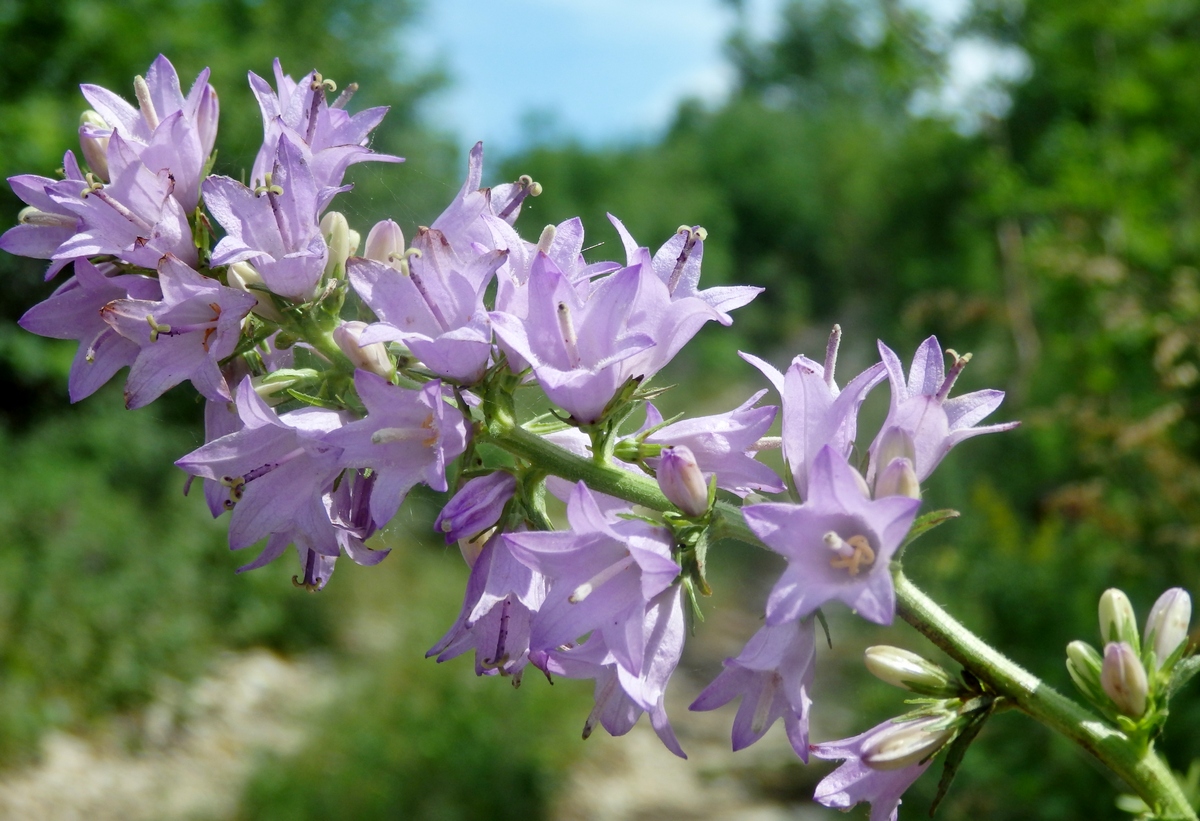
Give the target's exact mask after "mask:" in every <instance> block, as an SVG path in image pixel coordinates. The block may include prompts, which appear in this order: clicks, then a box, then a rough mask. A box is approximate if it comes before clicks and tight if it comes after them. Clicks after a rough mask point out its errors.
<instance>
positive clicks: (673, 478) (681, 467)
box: [657, 445, 708, 517]
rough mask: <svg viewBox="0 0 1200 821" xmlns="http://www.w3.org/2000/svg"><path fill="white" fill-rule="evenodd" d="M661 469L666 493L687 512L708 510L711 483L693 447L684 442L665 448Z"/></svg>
mask: <svg viewBox="0 0 1200 821" xmlns="http://www.w3.org/2000/svg"><path fill="white" fill-rule="evenodd" d="M657 473H658V486H659V488H661V489H662V492H663V495H664V496H666V497H667V498H668V499H670V500H671V502H672V504H674V505H675V506H676V507H678V508H679V509H680V510H682V511H683V512H684V513H686V514H687V515H689V516H692V517H697V516H703V515H704V514H705V512H707V511H708V483H707V482H705V481H704V474H703V473H701V472H700V468H699V466H698V465H697V464H696V457H695V456H694V455H692V451H691V448H688V447H685V446H683V445H676V446H673V447H665V448H663V449H662V454H661V455H660V456H659V464H658V471H657Z"/></svg>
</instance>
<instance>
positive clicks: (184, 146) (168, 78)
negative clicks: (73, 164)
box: [80, 54, 219, 212]
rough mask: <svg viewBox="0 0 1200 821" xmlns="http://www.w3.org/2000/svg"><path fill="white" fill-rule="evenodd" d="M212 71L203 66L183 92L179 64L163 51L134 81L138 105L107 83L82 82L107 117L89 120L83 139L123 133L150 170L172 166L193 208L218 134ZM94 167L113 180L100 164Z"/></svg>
mask: <svg viewBox="0 0 1200 821" xmlns="http://www.w3.org/2000/svg"><path fill="white" fill-rule="evenodd" d="M208 74H209V71H208V69H207V68H206V69H204V70H203V71H201V72H200V76H198V77H197V78H196V82H195V83H193V84H192V88H191V90H190V91H189V92H188V94H187V96H186V97H185V96H184V95H183V91H182V88H181V87H180V85H179V75H178V74H177V73H176V72H175V67H174V66H172V65H171V62H170V61H169V60H168V59H167V58H166V57H164V56H163V55H161V54H160V55H158V57H157V58H156V59H155V60H154V62H153V63H151V64H150V70H149V71H147V72H146V76H145V78H142V77H138V78H136V79H135V80H134V94H135V96H136V98H137V103H138V104H137V107H136V108H135V107H134V106H132V105H130V104H129V103H128V102H126V101H125V100H124V99H122V98H121V97H120V95H117V94H114V93H113V92H111V91H109V90H108V89H106V88H101V87H100V86H95V85H88V84H85V85H82V86H80V88H81V89H82V91H83V96H84V97H85V98H86V99H87V101H88V103H90V104H91V106H92V108H93V109H95V111H96V113H97V114H98V115H99V117H100V119H101V120H102V121H103V124H99V123H92V122H89V123H85V124H84V125H83V126H82V127H81V128H80V137H81V139H82V140H85V141H86V140H96V141H104V140H108V139H109V138H111V137H112V135H113V134H114V133H120V134H121V136H122V138H123V139H125V140H126V141H127V142H128V143H129V144H130V145H131V147H132V148H133V150H134V151H135V152H136V153H137V155H138V156H139V158H140V159H141V160H142V162H143V163H144V164H145V165H146V167H148V168H149V169H150V170H151V171H153V172H154V173H158V172H160V171H163V170H169V171H170V174H171V176H172V177H173V178H174V180H175V191H174V196H175V198H176V199H177V200H179V203H180V204H181V205H182V206H183V209H184V210H185V211H189V212H190V211H191V210H193V209H194V208H195V207H196V204H197V203H198V202H199V199H200V180H201V177H202V175H203V173H204V166H205V164H206V163H207V161H208V158H209V156H210V155H211V154H212V150H213V144H214V143H215V142H216V138H217V117H218V111H219V106H218V102H217V93H216V91H215V90H214V89H213V87H212V86H211V85H209V83H208ZM105 165H107V163H105ZM92 170H93V171H96V172H97V173H98V174H99V175H100V176H101V178H103V179H109V175H108V174H106V173H103V172H101V171H100V170H98V169H97V168H93V169H92ZM110 173H111V169H110Z"/></svg>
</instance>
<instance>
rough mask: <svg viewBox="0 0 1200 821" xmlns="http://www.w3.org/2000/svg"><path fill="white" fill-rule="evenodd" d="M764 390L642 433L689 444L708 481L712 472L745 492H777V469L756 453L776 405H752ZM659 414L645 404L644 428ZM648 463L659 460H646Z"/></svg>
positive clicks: (658, 420)
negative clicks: (732, 404) (722, 407)
mask: <svg viewBox="0 0 1200 821" xmlns="http://www.w3.org/2000/svg"><path fill="white" fill-rule="evenodd" d="M764 393H766V391H760V392H758V393H756V394H754V395H753V396H751V397H750V398H749V399H747V400H746V401H745V402H743V403H742V404H741V405H739V406H738V407H736V408H734V409H733V410H731V411H728V412H726V413H718V414H713V415H712V416H697V417H694V418H688V419H681V420H679V421H678V422H672V423H671V424H669V425H664V426H662V427H659V428H658V429H657V430H653V431H652V432H651V433H649V434H647V435H646V436H645V439H644V441H645V442H646V443H647V444H651V445H654V444H658V445H675V446H681V445H682V446H684V447H686V448H688V449H689V450H690V451H691V452H692V455H693V456H694V457H695V459H696V465H697V466H698V467H699V468H700V470H701V471H702V472H703V474H704V478H705V480H706V481H707V480H708V479H709V478H710V477H712V476H713V475H714V474H715V475H716V477H717V487H719V488H722V489H724V490H728V491H731V492H733V493H736V494H737V495H738V496H742V497H744V496H746V495H747V494H748V493H751V492H754V491H766V492H768V493H778V492H779V491H781V490H783V485H782V484H781V483H780V481H779V477H778V476H776V475H775V471H773V470H771V468H769V467H767V466H766V465H764V464H763V463H762V462H759V461H758V460H757V459H755V456H756V455H757V449H756V447H755V446H756V445H757V444H758V442H759V440H760V439H762V437H763V435H764V434H765V433H766V432H767V429H768V428H770V427H771V424H772V423H773V422H774V421H775V414H776V412H777V411H778V410H779V409H778V408H776V407H774V406H766V407H762V408H756V407H754V405H755V404H757V402H758V400H759V399H761V398H762V397H763V394H764ZM662 421H663V419H662V414H660V413H659V412H658V409H657V408H655V407H654V406H653V405H652V404H649V403H647V404H646V423H645V424H644V425H643V426H642V430H650V429H652V428H655V427H657V426H658V425H661V424H662ZM646 462H647V464H649V465H650V467H652V468H656V469H657V467H658V460H657V459H656V458H650V459H647V460H646Z"/></svg>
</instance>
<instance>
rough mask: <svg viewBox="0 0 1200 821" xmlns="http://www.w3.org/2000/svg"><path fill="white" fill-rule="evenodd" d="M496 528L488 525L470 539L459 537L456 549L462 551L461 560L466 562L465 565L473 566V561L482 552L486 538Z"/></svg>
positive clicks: (489, 536) (490, 535) (490, 536)
mask: <svg viewBox="0 0 1200 821" xmlns="http://www.w3.org/2000/svg"><path fill="white" fill-rule="evenodd" d="M495 532H496V528H494V527H489V528H488V529H487V530H485V531H483V532H482V533H478V534H476V535H475V537H474V538H472V539H459V540H458V549H459V552H461V553H462V557H463V561H464V562H466V563H467V567H474V566H475V561H476V560H477V559H478V558H479V554H480V553H482V552H483V548H484V546H485V545H486V544H487V542H488V539H490V538H492V535H493V534H495Z"/></svg>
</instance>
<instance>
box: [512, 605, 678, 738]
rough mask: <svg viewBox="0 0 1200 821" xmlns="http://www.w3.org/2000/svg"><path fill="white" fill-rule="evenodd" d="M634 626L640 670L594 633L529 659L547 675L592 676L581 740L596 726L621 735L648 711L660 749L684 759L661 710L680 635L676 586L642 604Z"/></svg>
mask: <svg viewBox="0 0 1200 821" xmlns="http://www.w3.org/2000/svg"><path fill="white" fill-rule="evenodd" d="M637 624H638V626H639V628H640V629H641V631H642V646H643V648H644V649H643V651H642V657H641V659H640V661H641V665H640V668H641V672H640V673H634V672H632V671H631V670H630V669H629V668H628V667H626V666H625V665H624V664H623V663H622V662H621V661H620V660H618V658H617V656H616V655H615V654H614V653H613V652H612V651H611V649H610V648H609V647H608V644H607V642H606V641H605V638H604V635H603V634H602V633H600V632H596V633H593V634H592V635H591V636H590V637H589V638H588V639H587V641H585V642H584V643H583V644H581V645H579V646H577V647H569V648H556V649H553V650H549V651H538V652H534V653H531V654H530V656H531V660H532V661H534V663H535V664H537V666H539V667H541V668H542V670H544V671H545V672H546V674H547V675H557V676H562V677H563V678H572V679H587V678H590V679H595V681H596V688H595V702H596V703H595V706H594V707H593V708H592V712H591V714H590V715H589V716H588V717H587V720H586V721H585V722H584V725H583V737H584V738H585V739H586V738H588V737H589V736H590V735H591V734H592V732H593V731H594V730H595V728H596V725H597V724H599V725H600V726H602V727H604V729H605V730H607V731H608V733H609V734H610V735H613V736H622V735H624V734H625V733H627V732H629V731H630V730H631V729H633V725H634V724H636V723H637V721H638V719H639V718H641V716H642V713H649V715H650V725H651V726H652V727H653V728H654V732H655V734H656V735H657V736H658V737H659V739H660V740H661V741H662V743H663V744H664V745H665V746H666V748H667V749H668V750H670V751H671V752H673V753H674V754H675V755H677V756H679V757H680V758H687V754H686V753H684V751H683V748H682V747H681V746H680V745H679V740H678V739H677V738H676V737H675V731H674V730H673V729H672V727H671V722H670V720H669V719H668V718H667V710H666V691H667V683H668V682H669V681H670V678H671V675H672V674H673V673H674V672H675V668H676V667H677V666H678V665H679V659H680V656H681V655H682V654H683V641H684V636H685V633H686V626H685V623H684V615H683V595H682V589H681V587H680V586H679V585H677V584H676V585H671V586H670V587H668V588H667V589H666V590H664V591H662V592H661V593H659V594H658V595H656V596H655V597H654V598H653V599H651V600H650V601H649V602H647V603H646V605H645V607H644V609H643V612H642V614H641V617H640V618H639V619H638V620H637Z"/></svg>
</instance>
